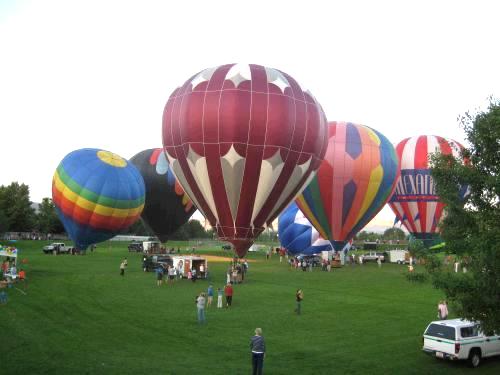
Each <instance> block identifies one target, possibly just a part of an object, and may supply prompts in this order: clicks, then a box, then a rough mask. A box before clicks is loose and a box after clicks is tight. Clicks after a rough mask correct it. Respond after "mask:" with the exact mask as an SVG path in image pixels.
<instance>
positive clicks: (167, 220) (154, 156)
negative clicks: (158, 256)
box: [130, 148, 196, 242]
mask: <svg viewBox="0 0 500 375" xmlns="http://www.w3.org/2000/svg"><path fill="white" fill-rule="evenodd" d="M130 162H131V163H132V164H134V165H135V166H136V167H137V169H138V170H139V172H140V173H141V175H142V177H143V179H144V184H145V186H146V202H145V205H144V210H143V211H142V214H141V218H142V220H143V221H144V222H145V223H146V224H147V225H148V226H149V227H150V228H151V230H152V231H153V232H154V234H155V235H156V236H157V237H158V238H159V239H160V241H161V242H166V241H167V240H168V237H169V235H170V234H172V233H173V232H175V231H176V230H177V229H178V228H179V227H181V226H182V225H183V224H185V223H186V222H187V221H188V219H189V218H190V217H191V215H192V214H193V213H194V212H195V211H196V207H195V206H194V205H193V203H192V202H191V200H190V199H189V197H188V196H187V194H186V193H185V192H184V190H183V189H182V187H181V186H180V184H179V182H177V179H176V178H175V176H174V174H173V172H172V170H171V169H170V167H169V165H168V162H167V159H166V157H165V153H164V152H163V149H161V148H152V149H149V150H144V151H141V152H139V153H138V154H136V155H134V156H133V157H132V158H131V159H130Z"/></svg>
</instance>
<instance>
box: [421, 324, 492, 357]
mask: <svg viewBox="0 0 500 375" xmlns="http://www.w3.org/2000/svg"><path fill="white" fill-rule="evenodd" d="M422 350H423V351H424V352H425V353H427V354H430V355H432V356H434V357H436V358H441V359H449V360H452V361H453V360H467V361H468V362H469V364H470V365H471V366H472V367H477V366H479V364H480V363H481V359H482V358H485V357H492V356H495V355H500V336H498V335H493V336H486V335H485V334H483V333H482V332H481V330H480V329H479V324H478V323H476V322H471V321H468V320H462V319H450V320H438V321H435V322H431V323H430V324H429V325H428V326H427V329H426V330H425V332H424V335H423V348H422Z"/></svg>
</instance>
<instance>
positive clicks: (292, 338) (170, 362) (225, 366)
mask: <svg viewBox="0 0 500 375" xmlns="http://www.w3.org/2000/svg"><path fill="white" fill-rule="evenodd" d="M44 244H45V243H44V242H29V241H26V242H18V243H17V247H18V248H19V249H20V251H21V256H20V257H21V258H26V259H28V265H27V266H26V267H25V268H26V269H27V277H28V288H27V294H26V295H25V294H23V293H21V291H19V290H17V289H15V288H9V289H8V294H9V302H8V304H7V305H4V306H0V373H1V374H19V373H21V374H146V373H154V374H231V375H232V374H248V373H251V364H250V354H249V339H250V337H251V336H252V335H253V331H254V329H255V327H261V328H262V329H263V333H264V337H265V340H266V345H267V351H268V353H267V357H266V360H265V363H264V371H265V373H267V374H332V373H337V374H438V373H439V374H447V373H450V374H451V373H453V374H462V373H469V372H470V371H471V369H469V368H467V367H466V365H465V364H464V363H451V362H443V361H438V360H435V359H434V358H430V357H428V356H426V355H425V354H423V353H422V352H421V335H422V332H423V330H424V328H425V327H426V325H427V323H428V322H429V321H431V320H434V319H435V316H436V305H437V301H438V300H439V299H440V298H442V295H441V294H440V292H439V291H437V290H435V289H433V288H432V287H431V285H430V284H429V283H423V284H414V283H409V282H408V281H406V278H405V277H404V272H405V270H406V268H405V267H404V266H398V265H392V264H384V265H383V266H382V268H381V269H378V267H377V265H376V264H365V265H363V266H353V267H344V268H342V269H336V270H334V271H333V272H331V273H327V272H321V271H320V270H319V269H315V270H314V272H312V273H310V272H302V271H296V270H290V269H289V267H288V266H287V265H286V264H285V263H282V264H280V263H279V260H278V257H276V256H273V257H272V259H271V260H269V261H266V260H265V256H264V254H263V253H261V254H255V253H252V254H251V255H250V256H249V259H251V260H254V262H252V263H251V264H250V269H249V273H248V275H247V279H246V280H245V281H246V282H245V283H244V284H240V285H236V286H235V295H234V302H233V307H232V308H231V309H219V310H218V309H216V308H215V307H212V308H211V309H209V310H208V311H207V314H206V315H207V325H206V326H201V327H200V326H198V324H197V322H196V308H195V304H194V298H195V296H196V295H197V294H198V293H199V292H201V291H206V288H207V285H208V281H205V280H199V281H197V282H196V283H192V282H190V281H188V280H182V281H179V282H177V283H176V284H175V285H173V286H165V285H164V286H162V287H157V286H156V282H155V276H154V274H152V273H144V272H143V271H142V270H141V254H136V253H129V252H128V251H127V249H126V244H123V243H111V242H108V243H106V244H103V245H100V246H99V248H98V249H97V250H96V252H94V253H87V255H85V256H71V255H60V256H53V255H44V254H43V253H42V251H41V247H42V246H43V245H44ZM177 245H178V244H172V246H175V247H177ZM206 251H207V252H210V254H213V255H224V254H223V253H222V252H217V251H216V250H215V249H211V250H210V249H206ZM125 256H126V257H128V264H129V266H128V269H127V270H126V273H125V276H124V277H120V276H119V265H120V261H121V259H122V258H123V257H125ZM209 268H210V271H211V282H212V283H213V285H214V286H215V288H217V287H219V286H223V284H224V281H225V270H226V268H227V263H222V262H221V263H216V262H210V263H209ZM299 287H300V288H302V289H303V290H304V294H305V299H304V302H303V307H302V310H303V314H302V315H301V316H296V315H294V313H293V309H294V307H295V302H294V295H295V290H296V289H297V288H299ZM17 288H20V290H22V286H21V285H17ZM450 317H453V311H451V315H450ZM474 371H476V372H477V373H481V374H498V373H500V359H498V358H497V359H489V360H485V361H484V362H483V364H482V365H481V368H480V369H479V370H474Z"/></svg>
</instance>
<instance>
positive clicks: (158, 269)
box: [155, 264, 163, 286]
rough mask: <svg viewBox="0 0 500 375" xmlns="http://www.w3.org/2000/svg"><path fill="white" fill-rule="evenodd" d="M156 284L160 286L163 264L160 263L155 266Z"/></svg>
mask: <svg viewBox="0 0 500 375" xmlns="http://www.w3.org/2000/svg"><path fill="white" fill-rule="evenodd" d="M155 271H156V285H157V286H161V284H162V283H163V266H162V265H161V264H160V265H158V267H157V268H156V270H155Z"/></svg>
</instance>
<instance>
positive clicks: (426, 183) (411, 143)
mask: <svg viewBox="0 0 500 375" xmlns="http://www.w3.org/2000/svg"><path fill="white" fill-rule="evenodd" d="M463 148H464V147H463V146H462V145H461V144H460V143H458V142H456V141H453V140H451V139H446V138H444V137H439V136H434V135H420V136H415V137H411V138H406V139H404V140H402V141H401V142H399V144H398V145H397V146H396V152H397V154H398V156H399V158H400V160H401V177H400V178H399V179H398V182H397V185H396V190H395V191H394V194H393V196H392V198H391V200H390V201H389V206H391V208H392V210H393V211H394V213H395V214H396V217H397V219H398V220H399V221H400V222H401V223H403V225H404V226H405V227H406V229H407V230H408V232H410V233H411V234H412V235H413V236H414V237H415V238H417V239H419V240H422V241H423V242H424V245H426V246H431V245H433V244H434V242H436V241H438V238H439V227H438V224H439V221H440V220H441V217H442V215H443V208H444V206H445V205H444V203H442V202H440V201H439V196H438V195H437V194H436V186H435V184H434V179H433V178H432V176H431V171H430V167H429V157H430V155H431V154H432V153H435V152H440V153H442V154H444V155H450V154H452V155H453V156H454V157H459V155H460V151H461V150H463ZM466 191H467V186H463V187H462V188H461V192H460V193H461V195H462V196H465V194H466Z"/></svg>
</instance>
